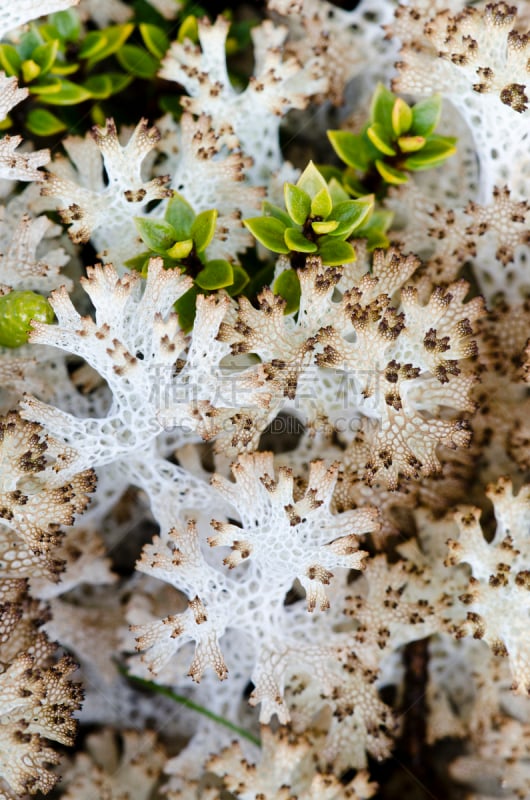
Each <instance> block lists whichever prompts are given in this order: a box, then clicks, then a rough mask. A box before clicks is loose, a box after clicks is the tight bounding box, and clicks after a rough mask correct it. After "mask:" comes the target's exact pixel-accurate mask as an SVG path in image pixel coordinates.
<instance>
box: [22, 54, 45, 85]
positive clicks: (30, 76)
mask: <svg viewBox="0 0 530 800" xmlns="http://www.w3.org/2000/svg"><path fill="white" fill-rule="evenodd" d="M21 70H22V78H23V79H24V83H31V81H34V80H35V78H37V77H38V76H39V75H40V71H41V70H40V67H39V65H38V64H37V62H36V61H33V59H32V58H28V59H26V61H23V62H22V67H21Z"/></svg>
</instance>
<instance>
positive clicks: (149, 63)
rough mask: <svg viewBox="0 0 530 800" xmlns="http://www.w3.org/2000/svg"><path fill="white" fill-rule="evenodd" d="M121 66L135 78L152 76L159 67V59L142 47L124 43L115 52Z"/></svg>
mask: <svg viewBox="0 0 530 800" xmlns="http://www.w3.org/2000/svg"><path fill="white" fill-rule="evenodd" d="M116 57H117V59H118V61H119V62H120V64H121V65H122V67H123V68H124V69H125V70H126V71H127V72H129V73H130V74H131V75H135V76H136V77H137V78H153V77H154V76H155V75H156V73H157V72H158V69H159V67H160V61H159V60H158V59H157V58H154V56H152V55H151V53H148V52H147V50H144V49H143V47H138V45H135V44H124V45H123V46H122V47H120V49H119V50H118V51H117V53H116Z"/></svg>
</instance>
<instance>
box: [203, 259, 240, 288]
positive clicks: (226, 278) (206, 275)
mask: <svg viewBox="0 0 530 800" xmlns="http://www.w3.org/2000/svg"><path fill="white" fill-rule="evenodd" d="M233 282H234V270H233V269H232V264H230V262H228V261H225V260H224V259H223V258H215V259H213V260H212V261H208V262H207V263H206V265H205V267H204V269H203V270H201V271H200V272H199V274H198V275H197V277H196V278H195V283H196V284H197V286H200V288H201V289H207V290H208V291H214V290H215V289H224V288H225V287H226V286H231V285H232V283H233Z"/></svg>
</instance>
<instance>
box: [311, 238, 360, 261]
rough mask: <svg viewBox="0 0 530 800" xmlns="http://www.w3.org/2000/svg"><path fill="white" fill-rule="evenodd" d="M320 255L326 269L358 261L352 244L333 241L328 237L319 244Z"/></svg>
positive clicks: (338, 240) (337, 240)
mask: <svg viewBox="0 0 530 800" xmlns="http://www.w3.org/2000/svg"><path fill="white" fill-rule="evenodd" d="M318 254H319V256H320V257H321V259H322V263H323V264H324V266H326V267H338V266H340V265H341V264H347V263H349V262H350V261H355V259H356V255H355V250H354V249H353V247H352V246H351V244H349V243H348V242H343V241H341V240H340V239H333V238H332V237H331V236H330V237H329V239H328V238H327V237H326V238H325V239H324V240H322V241H321V242H319V246H318Z"/></svg>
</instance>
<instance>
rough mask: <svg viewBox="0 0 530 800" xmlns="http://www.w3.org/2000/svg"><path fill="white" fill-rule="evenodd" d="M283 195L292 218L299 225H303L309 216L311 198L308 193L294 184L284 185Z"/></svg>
mask: <svg viewBox="0 0 530 800" xmlns="http://www.w3.org/2000/svg"><path fill="white" fill-rule="evenodd" d="M283 195H284V198H285V207H286V209H287V213H288V214H289V216H290V218H291V219H292V221H293V222H295V223H296V224H297V225H303V224H304V222H305V221H306V219H307V218H308V216H309V212H310V209H311V198H310V197H309V195H308V194H307V192H304V190H303V189H300V187H299V186H294V185H293V184H292V183H285V184H284V186H283ZM289 224H291V223H289Z"/></svg>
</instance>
